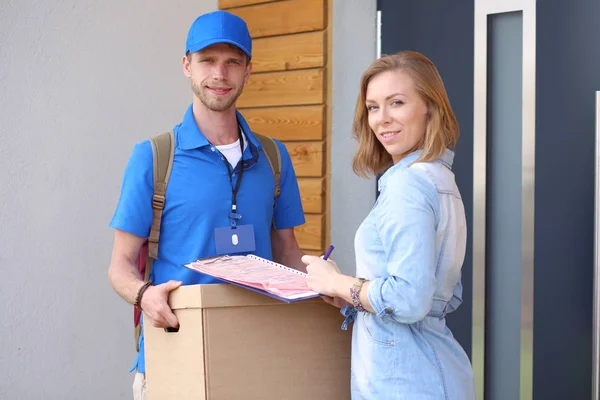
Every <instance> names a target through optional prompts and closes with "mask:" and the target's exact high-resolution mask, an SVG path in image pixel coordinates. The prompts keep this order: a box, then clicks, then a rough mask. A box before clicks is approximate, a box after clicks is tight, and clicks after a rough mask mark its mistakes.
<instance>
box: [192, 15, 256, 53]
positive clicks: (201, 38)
mask: <svg viewBox="0 0 600 400" xmlns="http://www.w3.org/2000/svg"><path fill="white" fill-rule="evenodd" d="M215 43H230V44H233V45H235V46H237V47H239V48H240V50H242V51H243V52H244V53H246V54H247V55H248V57H250V58H252V38H251V37H250V32H248V26H247V25H246V22H245V21H244V20H243V19H241V18H240V17H238V16H237V15H233V14H231V13H228V12H227V11H215V12H211V13H208V14H203V15H201V16H199V17H198V18H196V20H195V21H194V23H193V24H192V26H191V27H190V30H189V32H188V36H187V40H186V42H185V53H186V54H187V53H188V52H189V53H194V52H196V51H200V50H202V49H204V48H205V47H208V46H210V45H213V44H215Z"/></svg>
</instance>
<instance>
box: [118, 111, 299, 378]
mask: <svg viewBox="0 0 600 400" xmlns="http://www.w3.org/2000/svg"><path fill="white" fill-rule="evenodd" d="M237 118H238V122H239V124H240V126H241V128H242V130H243V131H244V134H245V135H246V137H247V138H248V146H247V147H246V149H245V151H244V153H243V157H242V158H243V162H244V172H243V176H242V182H241V184H240V188H239V191H238V193H237V209H238V213H239V214H241V215H242V219H241V220H239V221H238V224H252V225H253V226H254V235H255V240H256V251H255V252H254V253H255V254H256V255H258V256H260V257H264V258H267V259H272V253H271V236H270V232H271V223H272V221H273V218H274V222H275V227H276V228H277V229H285V228H293V227H295V226H298V225H302V224H303V223H304V212H303V210H302V203H301V201H300V192H299V190H298V182H297V181H296V174H295V172H294V168H293V166H292V161H291V159H290V156H289V154H288V152H287V150H286V148H285V146H284V145H283V144H282V143H280V142H279V141H277V145H278V146H279V150H280V153H281V164H282V167H281V169H282V170H281V178H280V186H281V193H280V195H279V197H278V198H277V199H276V200H275V199H274V195H275V180H274V177H273V173H272V171H271V167H270V165H269V161H268V160H267V158H266V155H265V154H264V153H263V152H262V146H261V144H260V142H259V141H258V139H256V137H255V136H254V135H253V134H252V132H251V131H250V128H249V127H248V124H247V123H246V121H245V120H244V118H243V117H242V115H241V114H240V113H237ZM174 133H175V142H176V146H175V157H174V160H173V169H172V171H171V176H170V179H169V185H168V187H167V194H166V201H165V208H164V210H163V217H162V222H161V233H160V243H159V248H158V260H156V261H155V262H154V265H153V268H152V273H151V279H152V281H153V282H154V283H155V284H161V283H165V282H167V281H169V280H178V281H182V282H183V284H184V285H193V284H199V283H202V284H207V283H216V282H217V281H216V280H215V279H213V278H211V277H209V276H206V275H204V274H201V273H199V272H196V271H192V270H190V269H188V268H186V267H184V266H183V265H184V264H187V263H189V262H192V261H195V260H197V259H199V258H205V257H212V256H215V255H217V252H216V246H215V234H214V229H215V228H217V227H227V226H229V224H230V220H229V213H230V212H231V182H230V177H229V172H228V170H227V166H226V164H225V162H226V160H225V159H224V157H223V156H222V155H221V154H220V153H219V151H218V150H217V148H216V147H215V146H213V145H212V144H211V143H210V142H209V141H208V140H207V139H206V137H205V136H204V135H203V134H202V132H201V131H200V130H199V129H198V126H197V125H196V121H195V120H194V115H193V111H192V106H190V107H189V108H188V110H187V111H186V113H185V115H184V117H183V121H182V122H181V123H180V124H179V125H177V126H175V128H174ZM239 170H240V163H238V165H237V166H236V168H235V169H234V170H233V184H235V183H236V181H237V178H238V176H239ZM153 192H154V172H153V167H152V147H151V144H150V141H148V140H146V141H144V142H141V143H138V144H136V145H135V147H134V149H133V152H132V154H131V157H130V158H129V162H128V164H127V167H126V169H125V174H124V177H123V185H122V187H121V196H120V198H119V203H118V205H117V209H116V211H115V214H114V216H113V218H112V221H111V222H110V226H111V227H113V228H115V229H119V230H122V231H125V232H129V233H132V234H134V235H136V236H140V237H144V238H146V237H148V235H149V234H150V226H151V224H152V195H153ZM136 367H137V370H138V372H145V363H144V339H143V336H142V337H141V338H140V352H139V353H138V357H137V360H136V363H135V364H134V366H133V368H132V370H133V369H135V368H136Z"/></svg>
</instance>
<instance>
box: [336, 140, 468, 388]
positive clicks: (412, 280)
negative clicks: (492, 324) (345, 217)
mask: <svg viewBox="0 0 600 400" xmlns="http://www.w3.org/2000/svg"><path fill="white" fill-rule="evenodd" d="M420 155H421V152H420V151H418V152H414V153H411V154H409V155H408V156H406V157H405V158H404V159H403V160H401V161H400V162H399V163H398V164H396V165H394V166H393V167H391V168H390V169H389V170H387V171H386V173H385V174H384V175H383V176H382V177H381V179H380V180H379V191H380V195H379V197H378V199H377V202H376V204H375V206H374V207H373V209H372V210H371V212H370V213H369V215H368V216H367V218H366V219H365V220H364V221H363V223H362V224H361V226H360V228H359V229H358V231H357V233H356V238H355V248H356V273H357V276H358V277H362V278H365V279H367V280H369V281H370V285H369V287H368V297H369V302H370V303H371V305H372V307H373V308H374V310H375V313H366V312H363V313H358V315H354V314H355V311H353V309H350V308H348V307H346V308H345V309H343V310H342V312H343V313H344V315H346V316H348V315H350V318H349V319H354V317H356V323H355V326H354V328H353V339H352V340H353V342H352V399H353V400H386V399H410V400H421V399H447V400H471V399H474V398H475V393H474V384H473V374H472V369H471V364H470V362H469V359H468V357H467V355H466V354H465V352H464V350H463V349H462V347H461V346H460V345H459V344H458V342H457V341H456V340H455V339H454V338H453V336H452V333H451V332H450V330H449V329H448V327H447V326H446V321H445V316H446V313H448V312H451V311H453V310H455V309H456V308H457V307H458V306H459V305H460V303H461V302H462V300H461V295H462V286H461V283H460V274H461V267H462V264H463V261H464V257H465V248H466V238H467V227H466V220H465V211H464V206H463V203H462V200H461V197H460V193H459V191H458V188H457V186H456V183H455V180H454V174H453V173H452V171H451V167H452V161H453V158H454V153H453V152H452V151H450V150H446V151H445V152H444V154H443V155H442V157H441V158H440V159H438V160H437V161H435V162H428V163H415V161H416V160H417V159H418V157H419V156H420Z"/></svg>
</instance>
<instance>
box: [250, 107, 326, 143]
mask: <svg viewBox="0 0 600 400" xmlns="http://www.w3.org/2000/svg"><path fill="white" fill-rule="evenodd" d="M240 112H241V113H242V115H243V116H244V118H245V119H246V121H247V122H248V124H249V125H250V126H251V127H252V129H253V130H254V131H255V132H258V133H262V134H263V135H267V136H270V137H272V138H275V139H277V140H281V141H290V140H323V139H324V137H323V135H324V133H325V129H324V122H325V121H324V119H325V106H323V105H316V106H294V107H276V108H246V109H242V110H240Z"/></svg>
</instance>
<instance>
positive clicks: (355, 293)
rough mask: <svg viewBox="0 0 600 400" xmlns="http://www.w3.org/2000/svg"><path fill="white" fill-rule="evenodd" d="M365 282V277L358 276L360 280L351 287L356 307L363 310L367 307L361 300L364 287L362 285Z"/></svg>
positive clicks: (353, 302)
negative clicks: (361, 290)
mask: <svg viewBox="0 0 600 400" xmlns="http://www.w3.org/2000/svg"><path fill="white" fill-rule="evenodd" d="M364 283H365V279H364V278H358V281H356V283H355V284H354V285H352V287H351V288H350V297H351V298H352V304H354V308H356V311H359V312H363V311H365V308H364V307H363V305H362V303H361V302H360V289H362V285H363V284H364Z"/></svg>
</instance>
